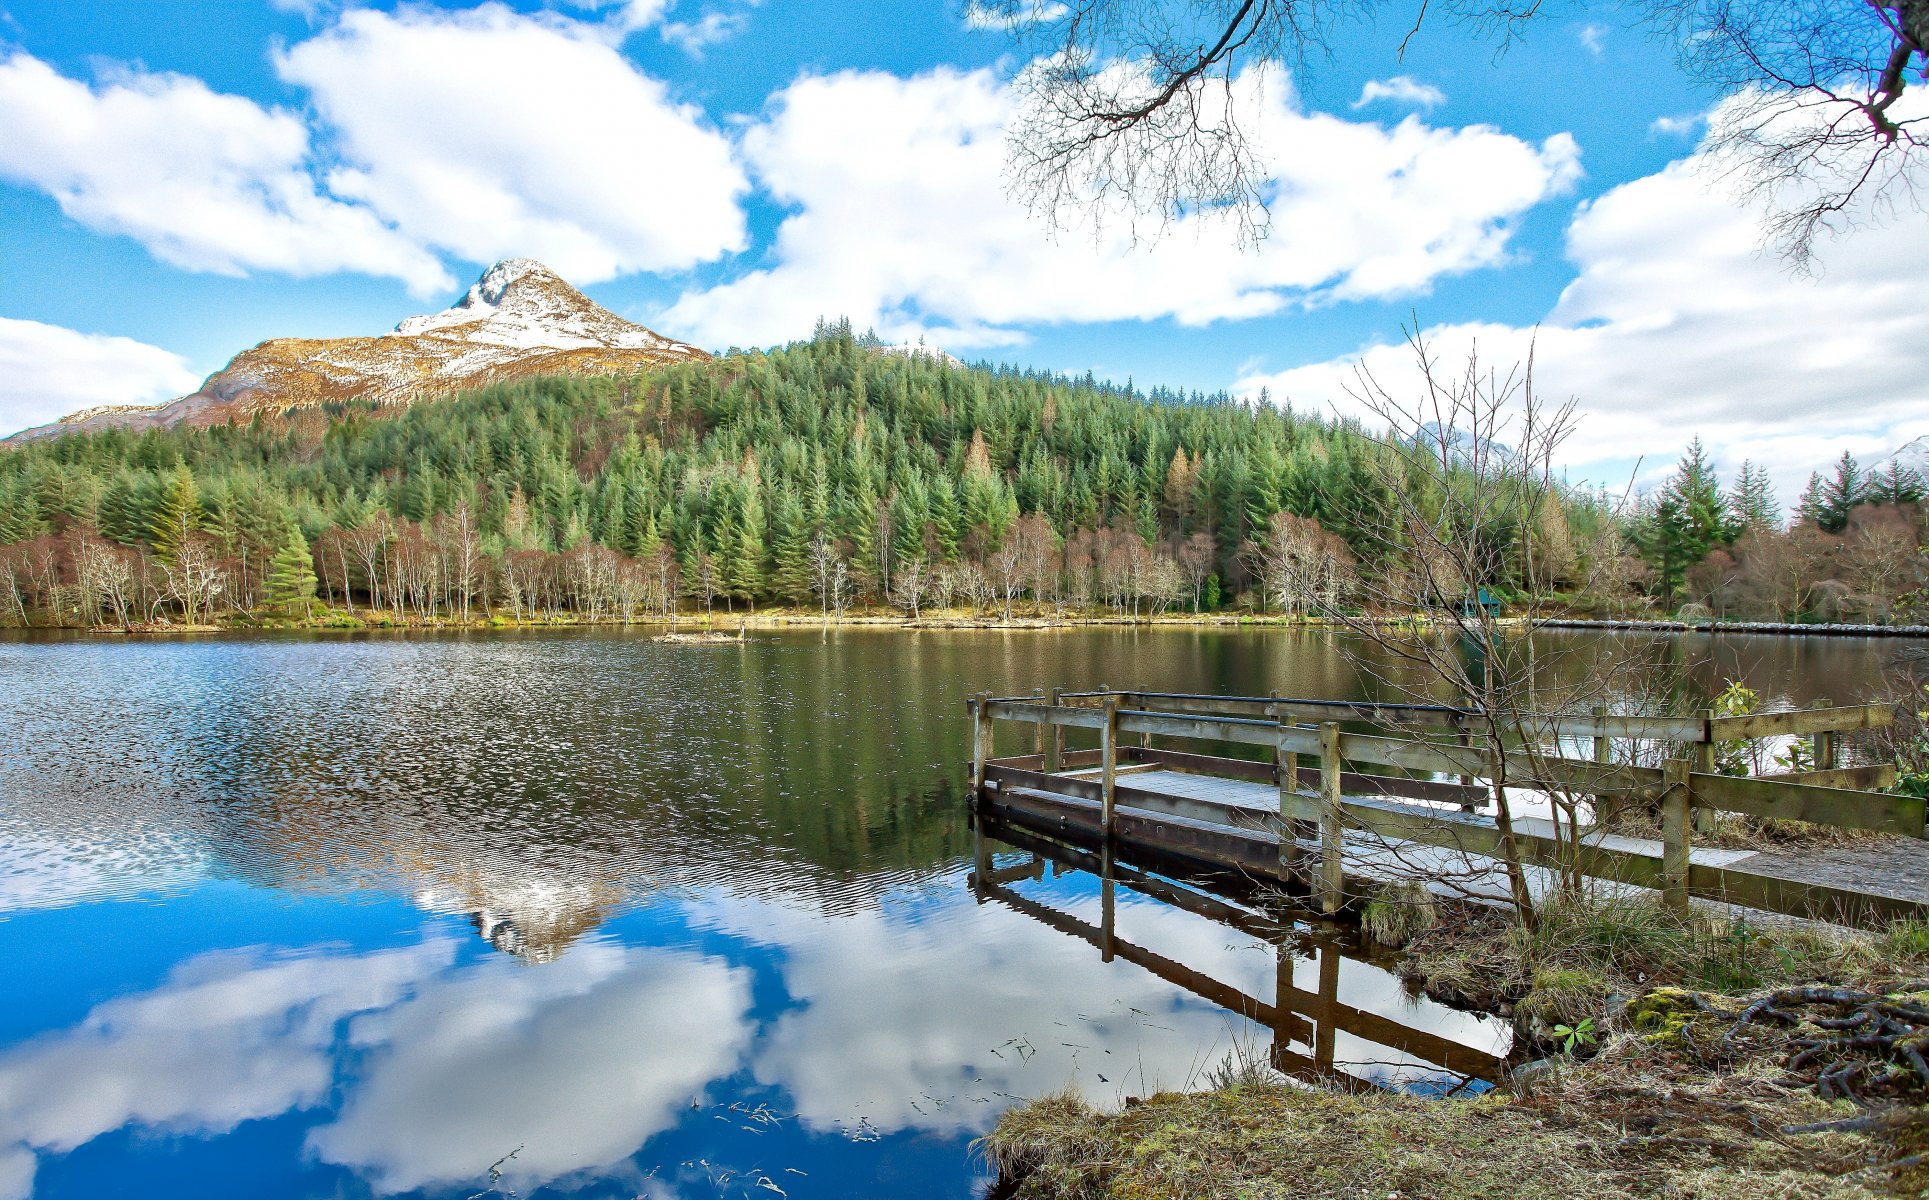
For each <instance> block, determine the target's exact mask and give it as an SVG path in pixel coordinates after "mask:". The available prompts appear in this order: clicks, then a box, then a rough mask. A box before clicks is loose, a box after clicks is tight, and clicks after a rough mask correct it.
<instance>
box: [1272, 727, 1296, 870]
mask: <svg viewBox="0 0 1929 1200" xmlns="http://www.w3.org/2000/svg"><path fill="white" fill-rule="evenodd" d="M1266 715H1267V716H1269V717H1271V718H1273V720H1274V721H1276V722H1278V724H1279V732H1278V734H1277V735H1276V736H1277V737H1278V740H1277V741H1275V742H1274V743H1273V769H1274V773H1275V774H1276V775H1278V776H1279V869H1280V871H1281V872H1282V873H1284V874H1291V872H1292V869H1293V852H1294V851H1295V850H1296V849H1297V847H1296V846H1295V845H1294V842H1295V841H1296V840H1297V838H1296V835H1295V833H1294V828H1295V826H1296V822H1295V821H1294V820H1293V793H1294V792H1295V791H1296V790H1297V789H1298V787H1299V755H1297V754H1295V753H1293V752H1292V751H1290V750H1288V749H1287V748H1286V730H1287V729H1288V728H1290V725H1289V722H1290V721H1291V718H1290V717H1288V716H1285V715H1283V714H1282V713H1281V712H1280V711H1279V706H1278V705H1277V704H1269V705H1267V706H1266Z"/></svg>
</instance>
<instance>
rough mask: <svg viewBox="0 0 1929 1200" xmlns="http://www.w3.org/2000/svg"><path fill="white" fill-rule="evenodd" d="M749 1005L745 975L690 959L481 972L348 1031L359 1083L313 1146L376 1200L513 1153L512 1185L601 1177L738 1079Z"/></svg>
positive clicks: (499, 961)
mask: <svg viewBox="0 0 1929 1200" xmlns="http://www.w3.org/2000/svg"><path fill="white" fill-rule="evenodd" d="M749 1008H750V983H749V974H748V972H746V971H744V970H742V969H740V968H733V967H730V966H728V965H726V964H725V963H724V962H723V961H722V960H720V959H716V958H709V957H705V956H703V955H699V954H694V953H687V952H679V951H670V952H665V951H649V952H644V951H640V950H632V949H627V948H624V947H622V946H618V945H615V944H612V943H607V942H596V943H590V944H586V945H579V946H576V947H575V948H573V949H572V950H571V951H570V952H569V953H568V954H567V955H565V956H563V957H562V958H560V959H558V960H557V961H556V962H553V963H549V964H546V965H545V966H543V967H542V969H540V970H535V971H532V970H529V969H527V968H526V967H523V966H521V965H519V964H517V963H515V962H513V961H510V960H507V959H503V958H496V959H492V960H489V961H486V962H483V963H479V964H477V965H476V966H475V967H473V968H470V969H468V970H464V971H460V972H456V973H454V974H452V975H450V976H447V977H445V978H441V979H437V980H433V981H430V982H427V983H425V984H424V985H422V986H421V988H420V989H419V991H418V992H417V994H416V996H415V997H414V998H413V999H412V1000H411V1002H410V1003H408V1004H405V1005H401V1006H398V1007H396V1008H393V1009H390V1010H387V1011H383V1012H379V1013H369V1014H367V1015H365V1016H364V1017H362V1018H360V1019H359V1020H358V1021H357V1022H356V1023H355V1025H354V1027H353V1028H352V1030H351V1034H350V1037H351V1040H352V1041H353V1042H355V1043H357V1044H359V1045H361V1046H363V1047H365V1048H367V1049H368V1050H369V1051H370V1052H371V1053H372V1057H371V1058H370V1060H369V1061H368V1063H367V1066H366V1071H365V1076H364V1078H363V1079H362V1081H361V1082H360V1083H359V1084H358V1085H357V1086H356V1087H355V1088H354V1089H353V1090H352V1091H351V1092H350V1093H349V1095H348V1099H347V1101H346V1103H345V1104H344V1106H343V1108H342V1112H341V1115H340V1116H339V1117H338V1118H337V1119H336V1120H335V1121H333V1122H332V1123H330V1124H328V1125H325V1126H323V1127H321V1128H320V1129H317V1130H315V1131H314V1132H313V1133H312V1134H311V1135H310V1136H309V1145H310V1147H311V1148H312V1149H313V1150H314V1151H315V1152H316V1153H317V1154H318V1155H319V1156H320V1157H321V1158H322V1159H324V1160H325V1161H328V1162H334V1163H340V1164H342V1165H344V1166H349V1167H354V1168H356V1169H358V1170H360V1171H362V1172H364V1173H365V1174H366V1176H367V1177H368V1178H369V1180H370V1182H371V1183H372V1184H373V1185H374V1187H375V1188H376V1190H377V1191H379V1192H384V1193H392V1192H405V1191H413V1190H415V1189H417V1188H423V1187H428V1186H431V1185H434V1184H448V1183H456V1182H461V1181H464V1180H470V1179H474V1178H475V1177H476V1176H477V1175H478V1174H479V1173H481V1171H483V1170H484V1169H485V1168H487V1166H488V1164H490V1163H491V1162H494V1161H495V1160H497V1159H499V1158H501V1157H502V1156H503V1155H504V1154H505V1153H507V1152H508V1151H509V1150H511V1149H514V1148H516V1147H517V1146H521V1147H522V1150H521V1152H520V1153H518V1154H517V1155H516V1157H515V1158H514V1159H513V1160H511V1161H509V1162H507V1163H504V1164H502V1170H503V1172H504V1180H505V1181H506V1186H510V1187H516V1188H522V1187H534V1186H537V1185H539V1184H543V1183H547V1182H549V1181H551V1180H553V1179H556V1178H558V1177H560V1176H563V1175H566V1174H569V1173H572V1172H577V1171H584V1170H594V1169H596V1168H600V1167H607V1166H610V1165H611V1164H614V1163H616V1162H618V1161H619V1160H622V1159H624V1158H627V1157H628V1156H629V1155H631V1154H633V1153H635V1151H636V1149H637V1147H639V1146H641V1145H642V1144H643V1142H644V1141H646V1140H647V1139H648V1138H649V1137H650V1136H651V1135H653V1134H655V1133H657V1132H659V1131H661V1130H663V1129H667V1128H669V1127H670V1126H672V1125H674V1124H676V1122H677V1119H678V1116H679V1111H680V1110H681V1109H682V1108H683V1107H685V1106H687V1105H688V1104H689V1103H690V1099H691V1097H692V1096H695V1095H699V1094H701V1092H702V1091H703V1088H704V1086H705V1085H706V1084H707V1083H709V1082H710V1081H711V1080H712V1079H716V1078H718V1077H720V1076H724V1075H728V1074H730V1073H731V1072H732V1071H734V1070H735V1069H736V1067H737V1063H738V1061H739V1060H740V1058H741V1057H742V1055H743V1053H744V1051H745V1049H746V1047H747V1046H748V1043H749V1040H750V1032H751V1025H750V1023H749V1020H748V1017H749ZM531 1097H541V1101H540V1103H532V1102H531V1099H530V1098H531Z"/></svg>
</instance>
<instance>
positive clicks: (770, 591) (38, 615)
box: [0, 325, 1628, 624]
mask: <svg viewBox="0 0 1929 1200" xmlns="http://www.w3.org/2000/svg"><path fill="white" fill-rule="evenodd" d="M1402 461H1403V460H1402V458H1401V456H1400V455H1399V454H1397V453H1395V452H1394V451H1393V450H1392V449H1391V448H1389V447H1388V446H1387V445H1386V444H1385V443H1384V442H1382V441H1380V440H1378V439H1376V438H1375V437H1374V436H1372V435H1370V434H1369V433H1367V432H1366V431H1364V430H1362V429H1360V428H1359V427H1357V426H1353V425H1348V424H1336V423H1333V422H1331V421H1325V420H1320V419H1317V418H1313V417H1309V416H1306V415H1304V414H1299V413H1295V412H1293V411H1291V410H1290V409H1281V408H1278V407H1275V406H1273V405H1270V404H1264V403H1258V404H1255V403H1250V402H1240V401H1235V400H1233V399H1231V398H1230V397H1228V396H1225V395H1217V396H1201V395H1180V394H1175V393H1170V392H1164V391H1153V392H1151V393H1149V394H1146V393H1141V392H1138V391H1136V390H1135V389H1133V388H1132V387H1131V386H1130V385H1126V386H1124V387H1118V386H1112V385H1107V384H1100V383H1098V382H1096V381H1094V380H1092V379H1091V378H1090V377H1089V376H1088V377H1087V378H1085V379H1082V380H1075V379H1068V378H1065V377H1061V376H1053V375H1047V374H1040V373H1034V372H1024V371H1018V370H1013V369H996V370H994V369H988V368H962V367H958V366H955V365H952V364H948V363H946V362H944V361H942V359H941V358H940V357H939V356H935V355H925V354H919V353H903V352H893V351H891V350H889V349H886V348H884V347H882V346H880V345H878V344H876V343H875V341H874V340H872V339H868V338H861V337H854V336H852V334H851V332H850V330H849V329H848V328H847V327H844V326H842V325H836V326H829V327H826V328H825V329H823V330H821V331H820V333H819V335H818V336H817V337H816V338H815V339H814V340H812V341H811V342H808V343H801V344H797V345H794V346H791V347H789V348H786V349H782V350H777V351H772V352H768V353H762V352H759V353H748V354H734V355H731V356H727V357H725V358H722V359H718V360H715V361H712V362H703V363H690V364H680V365H674V366H667V367H663V368H661V369H658V370H655V371H653V372H650V373H647V374H644V375H639V376H634V377H629V378H606V379H582V378H569V379H564V378H556V379H542V380H535V381H530V382H524V383H518V384H513V385H505V386H499V387H495V388H491V389H486V390H483V391H480V392H475V393H470V394H467V395H463V396H460V397H457V398H454V399H451V400H447V401H439V402H434V403H427V404H418V405H415V406H412V407H407V408H401V409H376V408H373V407H371V406H366V405H354V404H351V405H346V406H343V405H337V406H333V407H331V408H328V409H325V410H308V411H298V412H292V413H289V414H286V415H283V416H278V417H271V416H260V417H257V418H255V419H254V420H252V421H251V422H250V423H248V424H245V425H228V426H220V427H216V428H211V429H204V430H192V429H185V428H180V429H171V430H151V431H145V432H140V433H132V432H127V431H114V430H109V431H103V432H97V433H86V434H75V435H69V436H66V437H62V438H58V439H52V440H48V441H45V442H39V443H34V444H30V445H25V446H21V447H18V448H16V449H13V450H11V451H10V452H7V453H3V454H0V620H7V621H10V622H12V623H30V624H31V623H51V622H59V623H67V624H74V623H88V624H93V623H109V624H113V623H120V624H126V623H133V622H140V621H144V620H152V619H156V618H161V617H165V618H168V619H183V618H184V619H186V620H187V621H189V622H191V623H192V622H196V621H201V620H205V619H206V618H207V617H208V616H209V615H211V614H215V613H219V612H224V611H248V610H264V609H278V610H285V609H288V608H290V607H294V608H298V609H300V610H302V611H304V612H311V613H312V612H313V611H314V610H315V607H316V605H317V603H318V602H320V603H325V604H327V605H328V606H330V607H331V609H332V610H334V611H337V612H352V613H355V614H358V616H359V618H360V619H364V620H366V619H370V618H376V619H384V620H388V619H393V620H403V621H406V620H421V619H449V618H455V619H479V618H481V617H483V616H485V615H486V616H491V617H498V618H506V619H529V618H531V617H536V616H543V615H546V614H550V613H557V612H571V613H574V614H577V615H579V616H586V617H591V618H596V619H631V618H636V617H641V616H645V615H649V614H652V613H660V612H665V611H668V610H669V609H670V608H671V607H673V606H680V607H682V608H683V609H685V610H686V611H687V610H689V609H691V608H695V609H698V610H721V609H725V608H728V609H732V610H738V611H741V610H743V609H745V608H747V607H754V606H758V605H770V604H782V605H787V606H797V607H809V608H816V609H825V610H828V609H838V610H841V609H843V608H845V607H847V606H849V605H851V604H875V605H891V606H894V607H896V608H899V609H901V610H903V611H904V612H906V613H907V614H912V615H915V614H917V613H918V612H919V611H920V610H921V609H922V608H924V607H926V606H937V607H954V606H958V605H964V604H970V605H973V606H975V607H977V608H979V609H981V610H986V611H1002V612H1003V613H1005V614H1007V615H1009V614H1010V613H1011V612H1012V611H1013V608H1014V606H1021V605H1031V606H1049V607H1051V608H1053V609H1055V610H1064V609H1067V608H1073V609H1081V610H1082V609H1088V608H1092V607H1096V606H1106V607H1109V608H1110V609H1111V610H1112V611H1114V612H1117V613H1121V614H1126V615H1133V614H1146V613H1150V612H1156V611H1161V610H1166V609H1171V608H1174V607H1180V608H1188V609H1191V608H1198V609H1213V608H1217V607H1223V606H1228V605H1234V604H1237V605H1241V606H1245V607H1250V608H1254V609H1261V610H1266V611H1289V612H1290V611H1295V610H1303V609H1305V608H1309V607H1312V606H1314V605H1315V604H1333V603H1345V602H1346V601H1347V597H1348V596H1349V594H1350V593H1351V589H1352V587H1353V585H1354V583H1355V582H1356V581H1358V580H1360V579H1364V578H1377V577H1382V576H1384V575H1385V574H1386V573H1387V572H1389V571H1397V570H1399V569H1400V563H1399V553H1398V549H1399V548H1398V545H1397V539H1396V540H1394V541H1389V539H1388V538H1387V537H1386V536H1385V531H1386V527H1387V526H1386V522H1387V520H1388V509H1389V506H1388V497H1389V488H1391V487H1396V486H1398V487H1406V486H1417V484H1413V483H1412V482H1411V481H1408V480H1404V479H1403V478H1402V475H1401V469H1402ZM1534 526H1535V527H1534V528H1533V529H1532V530H1531V531H1530V532H1527V533H1522V532H1521V531H1518V530H1514V531H1510V530H1495V531H1491V536H1493V537H1495V538H1496V539H1500V540H1503V541H1504V540H1506V539H1507V538H1510V537H1511V538H1523V537H1528V538H1532V539H1534V540H1535V541H1536V546H1537V549H1538V551H1539V552H1538V554H1537V556H1536V561H1537V563H1538V564H1540V565H1538V566H1537V567H1536V574H1537V577H1538V578H1544V579H1548V580H1549V581H1550V582H1551V583H1552V584H1554V585H1559V584H1560V582H1561V579H1560V577H1561V576H1562V575H1563V574H1568V575H1573V576H1575V577H1579V575H1580V574H1581V573H1582V568H1583V567H1585V566H1586V565H1587V564H1588V562H1589V560H1590V559H1605V558H1615V557H1625V550H1624V547H1623V545H1622V543H1621V539H1620V536H1619V533H1618V531H1617V530H1616V528H1615V527H1614V526H1613V523H1612V522H1611V521H1610V520H1609V519H1608V518H1607V516H1606V514H1605V510H1604V508H1602V506H1600V505H1599V504H1598V503H1596V502H1594V501H1591V500H1590V499H1589V498H1588V497H1585V496H1568V497H1563V498H1558V499H1556V500H1554V501H1551V502H1550V503H1549V504H1547V505H1546V506H1544V508H1543V510H1542V511H1541V513H1540V516H1539V518H1538V519H1537V520H1536V521H1535V522H1534ZM1503 557H1505V556H1503ZM1549 563H1551V564H1553V566H1552V568H1551V575H1548V574H1542V572H1543V571H1546V570H1549V568H1547V566H1546V564H1549ZM1503 574H1505V572H1503ZM1609 574H1610V575H1612V576H1614V577H1617V578H1620V577H1625V576H1626V575H1627V574H1628V572H1625V571H1623V572H1620V573H1619V574H1618V575H1616V574H1615V573H1614V572H1609ZM1478 582H1480V583H1481V584H1483V585H1485V586H1489V587H1492V588H1495V589H1499V590H1502V591H1507V590H1510V589H1511V590H1518V589H1520V588H1522V587H1524V586H1525V580H1524V579H1521V578H1518V577H1511V578H1495V579H1489V580H1482V581H1478ZM1443 599H1447V598H1443Z"/></svg>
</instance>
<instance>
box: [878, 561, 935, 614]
mask: <svg viewBox="0 0 1929 1200" xmlns="http://www.w3.org/2000/svg"><path fill="white" fill-rule="evenodd" d="M930 590H931V562H930V560H929V559H927V558H926V557H925V556H924V555H922V554H920V555H918V556H916V557H915V558H901V559H899V560H898V563H897V571H896V572H895V573H894V574H893V575H892V576H891V590H890V592H889V593H888V594H889V596H890V599H891V603H892V604H894V605H896V606H897V607H898V608H900V609H902V610H903V611H904V615H905V616H906V617H909V618H910V619H911V620H913V621H915V620H917V619H918V607H919V605H920V604H921V603H922V602H923V600H924V597H925V594H926V593H927V592H929V591H930Z"/></svg>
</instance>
